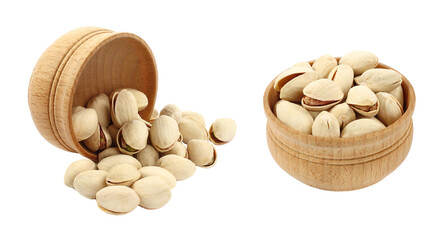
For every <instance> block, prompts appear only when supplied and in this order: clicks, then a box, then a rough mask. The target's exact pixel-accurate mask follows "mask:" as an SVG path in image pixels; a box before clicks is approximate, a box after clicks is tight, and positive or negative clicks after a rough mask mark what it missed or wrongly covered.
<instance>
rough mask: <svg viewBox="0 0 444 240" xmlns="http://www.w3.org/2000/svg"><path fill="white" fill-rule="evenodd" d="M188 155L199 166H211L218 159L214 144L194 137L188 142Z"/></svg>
mask: <svg viewBox="0 0 444 240" xmlns="http://www.w3.org/2000/svg"><path fill="white" fill-rule="evenodd" d="M188 156H189V159H190V160H191V161H192V162H194V164H196V166H199V167H211V166H213V165H214V164H215V163H216V159H217V154H216V149H215V148H214V146H213V144H211V143H210V142H208V141H205V140H199V139H193V140H191V141H190V142H189V143H188Z"/></svg>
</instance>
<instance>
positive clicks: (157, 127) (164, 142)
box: [150, 115, 182, 152]
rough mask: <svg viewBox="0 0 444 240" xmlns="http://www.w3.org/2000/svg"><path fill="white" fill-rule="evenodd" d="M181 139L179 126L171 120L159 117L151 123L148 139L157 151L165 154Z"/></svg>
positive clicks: (166, 117) (164, 116) (167, 117)
mask: <svg viewBox="0 0 444 240" xmlns="http://www.w3.org/2000/svg"><path fill="white" fill-rule="evenodd" d="M181 138H182V136H181V134H180V132H179V126H178V125H177V122H176V120H174V119H173V118H171V117H169V116H166V115H161V116H159V117H158V118H157V119H156V120H155V121H154V122H153V126H152V127H151V131H150V139H151V143H152V145H153V147H154V148H156V150H157V151H159V152H166V151H168V150H170V149H171V148H173V146H174V144H175V143H176V142H177V141H178V140H179V139H181Z"/></svg>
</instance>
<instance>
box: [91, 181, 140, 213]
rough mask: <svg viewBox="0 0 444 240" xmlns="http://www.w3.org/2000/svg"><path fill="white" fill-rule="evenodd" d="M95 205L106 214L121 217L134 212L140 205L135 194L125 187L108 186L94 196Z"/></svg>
mask: <svg viewBox="0 0 444 240" xmlns="http://www.w3.org/2000/svg"><path fill="white" fill-rule="evenodd" d="M96 200H97V205H98V206H99V208H100V209H101V210H103V211H104V212H106V213H108V214H113V215H121V214H126V213H129V212H131V211H132V210H134V209H135V208H136V207H137V206H138V205H139V203H140V198H139V195H137V193H136V192H135V191H134V190H133V189H131V188H129V187H125V186H109V187H105V188H102V189H101V190H100V191H98V192H97V194H96Z"/></svg>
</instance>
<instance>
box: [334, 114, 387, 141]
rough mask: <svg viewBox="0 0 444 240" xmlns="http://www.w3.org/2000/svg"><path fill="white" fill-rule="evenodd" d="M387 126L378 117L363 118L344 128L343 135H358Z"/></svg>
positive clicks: (343, 136) (344, 136)
mask: <svg viewBox="0 0 444 240" xmlns="http://www.w3.org/2000/svg"><path fill="white" fill-rule="evenodd" d="M384 128H385V126H384V124H383V123H381V122H380V121H379V120H378V119H376V118H361V119H357V120H355V121H352V122H351V123H349V124H347V126H345V128H344V129H343V130H342V133H341V137H342V138H346V137H356V136H360V135H364V134H367V133H371V132H375V131H378V130H382V129H384Z"/></svg>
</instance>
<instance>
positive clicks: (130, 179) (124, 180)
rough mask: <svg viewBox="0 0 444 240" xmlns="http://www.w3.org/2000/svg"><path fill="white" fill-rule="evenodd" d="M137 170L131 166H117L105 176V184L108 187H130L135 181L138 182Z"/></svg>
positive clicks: (138, 174)
mask: <svg viewBox="0 0 444 240" xmlns="http://www.w3.org/2000/svg"><path fill="white" fill-rule="evenodd" d="M139 178H140V172H139V170H138V169H137V168H136V167H134V166H133V165H131V164H128V163H122V164H117V165H115V166H114V167H112V168H111V169H110V170H109V171H108V175H107V176H106V184H107V185H108V186H113V185H121V186H127V187H129V186H131V185H132V184H133V183H134V182H135V181H137V180H139Z"/></svg>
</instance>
